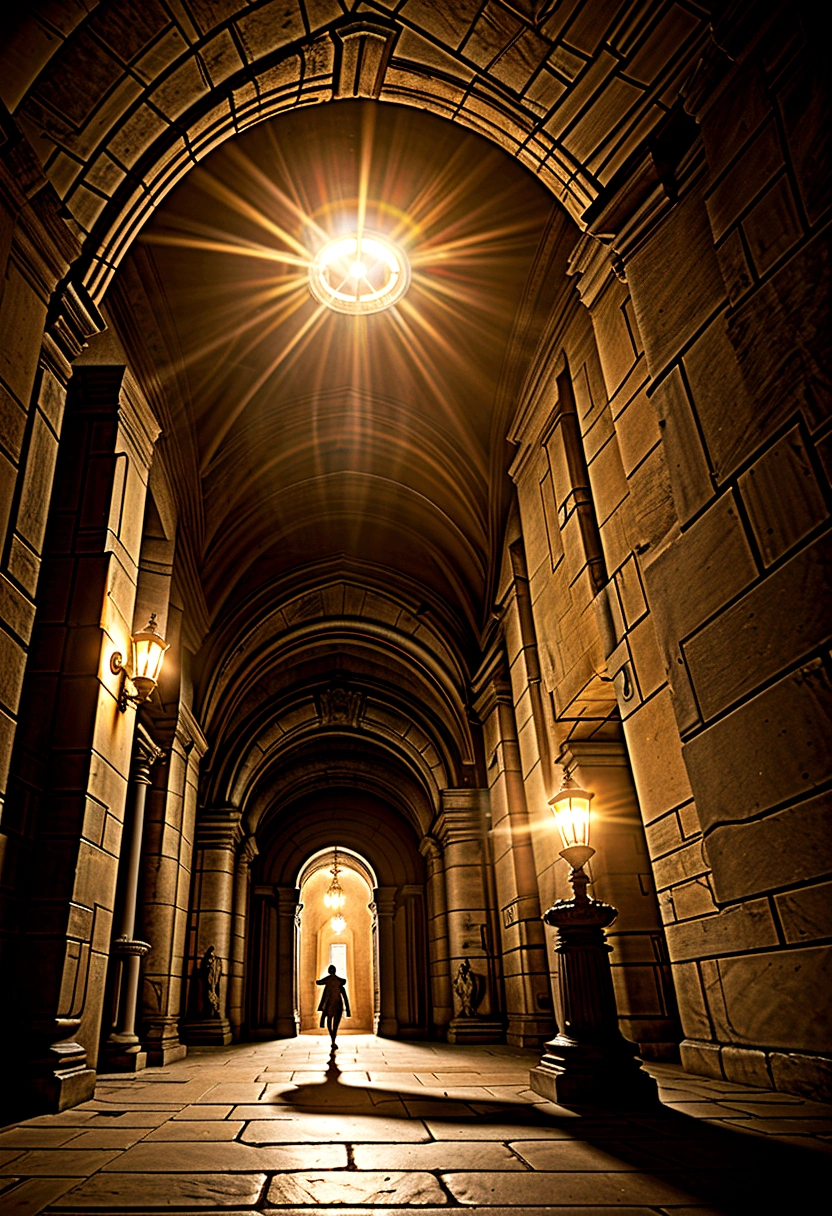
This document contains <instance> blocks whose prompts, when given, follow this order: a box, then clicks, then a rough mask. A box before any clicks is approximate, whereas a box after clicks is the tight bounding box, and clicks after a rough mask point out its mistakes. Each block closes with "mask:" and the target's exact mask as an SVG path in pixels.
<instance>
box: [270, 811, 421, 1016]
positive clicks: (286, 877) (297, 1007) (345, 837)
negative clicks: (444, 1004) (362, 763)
mask: <svg viewBox="0 0 832 1216" xmlns="http://www.w3.org/2000/svg"><path fill="white" fill-rule="evenodd" d="M333 808H337V814H334V813H333ZM336 833H337V839H336V836H335V834H336ZM258 839H259V841H260V842H261V845H260V850H261V851H260V855H259V856H258V858H257V859H256V861H255V862H254V864H253V867H252V871H253V872H252V905H251V913H250V926H251V927H250V934H249V954H248V968H249V977H248V984H247V991H248V1016H247V1024H248V1027H249V1032H250V1033H251V1035H252V1036H253V1037H255V1038H272V1037H274V1036H275V1035H278V1036H286V1035H294V1034H296V1033H298V1031H299V1030H300V1031H303V1030H309V1029H312V1028H313V1027H312V1026H311V1025H308V1024H307V1023H308V1022H309V1009H308V1004H309V1002H308V1001H307V1000H305V999H303V998H301V999H299V984H300V983H301V982H302V977H303V975H304V974H306V972H310V969H311V968H312V967H313V964H314V967H317V966H318V965H319V964H320V963H321V962H322V959H323V955H320V956H319V951H320V949H322V948H323V947H322V944H321V943H324V944H325V945H326V946H328V944H329V942H330V939H331V938H332V937H333V935H331V934H330V935H327V934H326V933H324V934H322V935H321V934H320V930H321V928H322V927H323V922H324V921H325V920H326V919H327V917H326V916H325V915H320V914H315V915H314V916H312V915H310V916H309V917H308V919H307V925H306V930H307V931H308V930H309V929H310V928H311V930H312V934H313V935H314V941H315V944H314V946H313V947H312V948H311V952H309V951H307V955H306V956H303V955H302V954H300V953H299V951H298V943H299V942H303V938H304V921H303V917H304V911H305V910H304V909H302V908H301V905H302V903H303V902H304V901H303V900H302V899H301V885H302V884H303V883H306V882H308V881H309V879H310V877H311V878H312V879H313V880H315V879H318V885H320V879H319V875H320V874H322V875H323V876H324V879H325V878H326V875H327V874H328V865H326V864H325V865H324V866H323V868H321V864H320V859H321V858H323V859H324V862H325V863H326V862H328V861H331V859H332V849H333V845H335V844H336V843H337V844H338V846H339V856H342V857H345V858H348V859H350V860H348V861H347V863H346V864H347V865H348V866H351V867H352V868H353V869H354V871H355V878H356V880H357V882H356V890H355V895H356V898H358V897H359V884H363V886H364V887H366V889H367V890H368V891H369V890H370V886H369V884H370V883H374V885H373V887H372V890H371V896H372V904H373V907H372V909H371V910H368V918H367V919H368V924H367V925H366V926H365V927H366V928H371V930H372V940H373V943H374V944H373V952H374V957H373V958H372V960H367V961H368V963H369V966H370V969H371V970H372V974H373V982H374V985H375V993H374V998H373V1005H372V1025H371V1026H370V1027H369V1028H368V1029H372V1030H375V1031H377V1032H378V1033H379V1034H381V1035H394V1036H395V1035H398V1036H400V1037H404V1038H423V1037H424V1036H425V1035H426V1034H427V1033H428V1030H429V1028H430V1026H431V1025H432V1024H434V1023H435V1020H436V1016H437V1009H436V1006H435V1000H434V999H433V996H432V992H431V987H430V981H429V973H428V936H429V925H428V891H427V881H428V876H427V874H426V868H425V863H424V859H423V857H422V856H421V853H420V851H419V840H418V838H417V836H416V833H415V832H414V831H413V829H412V827H411V826H410V825H409V824H408V823H407V822H406V820H405V819H404V817H403V816H402V814H401V811H400V810H398V809H397V808H396V807H395V806H394V805H392V804H391V802H390V801H389V800H388V798H385V797H382V796H380V795H379V794H378V793H371V792H369V791H367V790H362V789H360V788H358V789H357V788H355V787H352V788H344V787H340V788H339V787H330V788H328V789H325V790H320V791H318V792H317V793H310V794H307V795H306V796H304V797H301V798H300V799H297V800H295V801H294V802H290V803H289V804H288V805H286V806H285V807H283V808H281V809H280V810H279V811H276V812H275V813H274V814H273V815H272V816H269V817H267V818H266V819H265V822H264V823H263V824H262V826H261V827H260V829H259V831H258ZM316 870H317V873H316ZM325 885H326V882H324V886H325ZM322 893H323V892H322V890H321V891H320V892H317V890H316V895H317V894H321V895H322ZM313 955H314V959H313V957H312V956H313ZM278 976H280V977H281V981H280V983H278ZM290 977H292V982H291V983H290V982H288V980H289V978H290ZM306 979H307V980H308V979H309V976H308V975H306ZM347 1029H348V1027H347Z"/></svg>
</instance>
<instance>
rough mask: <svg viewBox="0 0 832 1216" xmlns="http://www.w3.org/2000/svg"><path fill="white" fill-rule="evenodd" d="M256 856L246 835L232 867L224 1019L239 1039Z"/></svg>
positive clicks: (254, 848)
mask: <svg viewBox="0 0 832 1216" xmlns="http://www.w3.org/2000/svg"><path fill="white" fill-rule="evenodd" d="M256 856H257V841H256V840H255V839H254V837H253V836H248V837H247V838H246V839H245V840H244V841H243V843H242V844H241V845H240V847H239V849H238V850H237V861H236V865H235V867H234V919H233V922H232V926H231V968H230V976H229V981H228V1020H229V1022H230V1023H231V1033H232V1034H233V1036H234V1038H235V1039H239V1037H240V1033H241V1031H242V1027H243V1023H244V1021H245V1009H244V1003H243V996H244V984H245V968H246V940H247V938H248V913H249V892H250V888H251V863H252V862H253V861H254V858H255V857H256Z"/></svg>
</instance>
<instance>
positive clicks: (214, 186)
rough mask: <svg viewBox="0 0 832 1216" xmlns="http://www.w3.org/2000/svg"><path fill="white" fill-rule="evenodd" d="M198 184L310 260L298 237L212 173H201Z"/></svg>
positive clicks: (207, 192) (206, 191)
mask: <svg viewBox="0 0 832 1216" xmlns="http://www.w3.org/2000/svg"><path fill="white" fill-rule="evenodd" d="M196 184H197V186H199V187H200V188H201V189H202V190H203V191H204V192H205V193H206V194H210V195H212V196H213V197H214V198H216V199H218V200H219V201H220V202H222V203H225V204H226V206H227V207H230V208H231V209H232V210H233V211H236V212H237V214H238V215H241V216H243V218H244V219H249V220H251V221H252V222H253V223H255V224H258V225H259V226H260V227H261V228H264V229H265V230H266V232H268V233H269V235H270V236H274V237H277V239H278V240H281V241H285V242H286V244H287V245H288V246H289V248H290V249H294V250H295V252H296V253H298V254H299V255H300V256H301V257H302V258H305V259H308V257H309V251H308V250H307V249H306V246H305V245H303V244H302V243H301V242H300V241H299V240H298V239H297V238H296V237H294V236H292V234H291V232H287V231H286V229H285V228H283V227H281V225H280V224H276V223H275V221H274V220H272V219H271V218H270V217H269V216H268V215H264V213H263V212H262V211H261V210H260V208H259V207H256V206H255V205H254V204H253V203H249V202H247V201H246V200H245V199H244V198H242V197H241V196H240V195H239V194H237V193H236V192H235V191H234V190H230V189H229V188H228V186H226V185H224V184H223V183H222V182H220V181H217V179H216V178H215V177H212V176H211V174H210V173H206V172H205V171H204V170H203V171H202V172H201V173H200V176H199V178H198V179H197V182H196Z"/></svg>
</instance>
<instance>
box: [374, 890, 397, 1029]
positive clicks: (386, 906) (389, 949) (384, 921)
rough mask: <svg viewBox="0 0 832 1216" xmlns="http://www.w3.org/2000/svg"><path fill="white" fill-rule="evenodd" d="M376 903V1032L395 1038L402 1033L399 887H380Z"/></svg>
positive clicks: (376, 893) (375, 895)
mask: <svg viewBox="0 0 832 1216" xmlns="http://www.w3.org/2000/svg"><path fill="white" fill-rule="evenodd" d="M373 902H374V903H375V911H376V917H377V924H378V928H377V934H378V957H377V960H376V962H377V967H378V980H379V1010H378V1016H377V1018H376V1026H375V1032H376V1034H379V1035H382V1036H383V1037H385V1038H394V1037H395V1036H396V1035H397V1034H398V1032H399V1023H398V1019H397V1017H396V938H395V934H394V931H393V918H394V916H395V915H396V888H395V887H376V888H375V890H374V891H373Z"/></svg>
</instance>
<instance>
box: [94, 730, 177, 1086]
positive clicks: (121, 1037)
mask: <svg viewBox="0 0 832 1216" xmlns="http://www.w3.org/2000/svg"><path fill="white" fill-rule="evenodd" d="M163 754H164V753H163V752H162V749H161V748H159V747H157V746H156V744H155V743H154V742H153V740H152V739H151V737H150V735H149V734H148V733H147V731H146V730H145V729H144V727H143V726H142V725H141V724H139V725H137V726H136V742H135V746H134V751H133V769H132V773H131V786H132V789H131V793H132V812H131V814H130V815H129V817H128V820H127V831H126V832H125V835H124V838H123V840H122V858H123V861H122V865H123V867H124V871H123V872H124V887H123V889H122V904H121V915H120V917H119V922H118V936H117V937H116V938H115V939H114V941H113V946H112V950H113V953H114V954H115V956H116V963H115V968H116V973H115V980H114V996H115V1002H114V1007H115V1026H114V1028H113V1030H112V1032H111V1034H110V1036H109V1038H108V1040H107V1049H106V1056H107V1068H108V1069H113V1070H123V1071H125V1072H138V1071H139V1070H140V1069H142V1068H144V1067H145V1065H146V1064H147V1053H146V1052H145V1051H143V1050H142V1045H141V1041H140V1039H139V1036H138V1035H137V1034H136V1004H137V1001H138V996H139V975H140V970H141V960H142V959H143V958H144V956H145V955H146V954H147V952H148V951H149V950H150V949H151V943H150V942H145V941H137V940H136V938H135V930H136V912H137V906H138V897H139V869H140V866H141V859H142V835H143V833H144V814H145V806H146V803H147V791H148V788H149V786H150V784H151V781H152V778H151V775H150V770H151V768H152V767H153V765H154V764H155V763H156V762H157V760H160V759H161V758H162V756H163Z"/></svg>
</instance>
